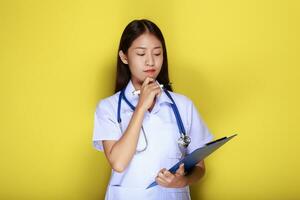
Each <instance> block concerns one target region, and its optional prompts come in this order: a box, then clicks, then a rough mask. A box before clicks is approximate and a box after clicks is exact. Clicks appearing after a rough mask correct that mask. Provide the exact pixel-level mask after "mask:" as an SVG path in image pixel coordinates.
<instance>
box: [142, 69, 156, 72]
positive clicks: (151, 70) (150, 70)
mask: <svg viewBox="0 0 300 200" xmlns="http://www.w3.org/2000/svg"><path fill="white" fill-rule="evenodd" d="M155 71H156V70H155V69H148V70H144V72H146V73H154V72H155Z"/></svg>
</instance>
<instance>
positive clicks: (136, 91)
mask: <svg viewBox="0 0 300 200" xmlns="http://www.w3.org/2000/svg"><path fill="white" fill-rule="evenodd" d="M159 87H160V88H163V87H164V85H162V84H159ZM140 93H141V91H140V90H135V91H133V92H132V94H133V95H137V94H140Z"/></svg>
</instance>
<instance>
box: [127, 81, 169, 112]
mask: <svg viewBox="0 0 300 200" xmlns="http://www.w3.org/2000/svg"><path fill="white" fill-rule="evenodd" d="M133 91H135V88H134V86H133V83H132V81H131V80H130V81H129V82H128V84H127V86H126V89H125V92H124V94H125V96H126V98H127V99H128V101H129V102H130V103H131V104H132V105H133V106H134V107H136V105H137V103H138V101H139V95H134V94H133ZM122 103H124V101H123V102H122ZM163 103H170V104H171V103H172V101H171V99H170V98H169V97H168V96H167V95H166V93H165V92H162V93H161V95H160V96H159V97H158V98H157V99H156V103H155V105H154V107H153V109H152V111H151V112H154V113H155V112H156V111H158V110H159V108H160V105H161V104H163ZM124 104H126V103H124ZM125 108H126V110H128V109H129V110H131V108H130V107H129V106H128V105H127V104H126V106H124V109H125Z"/></svg>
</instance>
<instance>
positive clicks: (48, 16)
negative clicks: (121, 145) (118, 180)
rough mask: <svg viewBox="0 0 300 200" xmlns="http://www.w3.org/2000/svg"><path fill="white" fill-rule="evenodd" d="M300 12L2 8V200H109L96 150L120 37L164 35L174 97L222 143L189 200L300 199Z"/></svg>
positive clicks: (22, 4) (201, 5)
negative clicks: (186, 102)
mask: <svg viewBox="0 0 300 200" xmlns="http://www.w3.org/2000/svg"><path fill="white" fill-rule="evenodd" d="M299 5H300V3H299V1H296V0H295V1H293V0H290V1H287V0H281V1H280V0H273V1H272V0H227V1H225V0H224V1H222V0H212V1H196V0H193V1H179V0H178V1H172V0H166V1H162V0H152V1H143V0H139V1H137V0H136V1H121V0H120V1H116V0H112V1H97V0H94V1H91V0H90V1H87V0H81V1H70V0H47V1H38V0H35V1H34V0H19V1H17V0H14V1H9V0H7V1H5V0H1V1H0V94H1V98H0V112H1V117H0V124H1V126H0V134H1V139H0V152H1V157H0V158H1V163H0V188H1V189H0V199H5V200H7V199H9V200H11V199H22V200H23V199H28V200H29V199H30V200H33V199H44V200H47V199H49V200H50V199H51V200H53V199H57V200H59V199H64V200H65V199H74V200H76V199H78V200H79V199H80V200H82V199H89V200H90V199H95V200H96V199H102V198H103V197H104V194H105V188H106V184H107V182H108V179H109V175H110V168H109V166H108V163H107V161H106V159H105V157H104V155H103V154H102V153H100V152H97V151H96V150H94V149H93V148H92V130H93V114H94V111H95V107H96V104H97V102H98V101H99V100H100V99H101V98H104V97H107V96H109V95H112V93H113V85H114V78H115V64H116V56H117V48H118V43H119V39H120V36H121V33H122V31H123V29H124V27H125V26H126V25H127V23H129V22H130V21H131V20H133V19H135V18H138V19H140V18H149V19H151V20H153V21H154V22H156V23H157V25H158V26H159V27H160V28H161V30H162V31H163V33H164V36H165V39H166V43H167V47H168V49H167V50H168V55H169V63H170V66H169V67H170V75H171V81H172V82H173V87H174V89H175V91H176V92H179V93H182V94H185V95H186V96H188V97H190V98H191V99H192V100H193V101H194V103H195V104H196V106H197V108H198V109H199V111H200V113H201V115H202V117H203V119H204V120H205V122H206V123H207V125H208V127H209V129H210V131H211V132H212V133H213V134H214V136H215V138H219V137H222V136H225V135H230V134H233V133H238V134H239V135H238V137H236V138H235V139H234V140H232V141H231V142H229V143H228V144H226V145H225V146H224V147H222V148H221V149H220V150H218V151H217V152H216V153H215V154H213V156H211V157H209V158H208V159H207V160H206V164H207V173H206V176H205V178H204V179H203V180H202V181H200V182H199V183H197V184H195V185H194V186H193V187H192V196H193V197H194V199H203V200H234V199H256V200H269V199H270V200H274V199H280V200H282V199H284V200H287V199H300V190H299V188H300V161H299V147H298V146H299V142H300V141H299V139H300V132H299V118H300V116H299V111H300V110H299V100H300V98H299V96H300V95H299V85H300V80H299V79H300V76H299V74H300V73H299V72H300V70H299V67H300V66H299V64H300V61H299V53H300V51H299V47H300V39H299V35H300V30H299V20H300V16H299V10H300V6H299Z"/></svg>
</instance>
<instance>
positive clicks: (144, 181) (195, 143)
mask: <svg viewBox="0 0 300 200" xmlns="http://www.w3.org/2000/svg"><path fill="white" fill-rule="evenodd" d="M132 91H134V87H133V84H132V82H131V81H129V83H128V85H127V86H126V90H125V96H126V97H127V99H128V100H129V102H130V103H131V104H132V105H134V106H136V105H137V103H138V99H139V96H138V95H133V94H132ZM119 94H120V92H117V93H116V94H114V95H113V96H110V97H108V98H106V99H103V100H101V101H100V102H99V104H98V105H97V108H96V112H95V124H94V133H93V144H94V147H95V148H96V149H97V150H100V151H103V145H102V141H103V140H119V138H120V137H121V136H122V134H123V133H122V131H121V129H120V127H119V124H118V121H117V108H118V99H119ZM170 94H171V95H172V97H173V99H174V101H175V103H176V105H177V107H178V110H179V113H180V115H181V118H182V121H183V125H184V128H185V130H186V133H187V135H188V136H189V137H190V138H191V143H190V144H189V146H188V147H187V149H186V153H191V152H192V151H193V150H195V149H197V148H199V147H201V146H203V145H204V144H206V143H207V142H210V141H211V140H212V139H213V137H212V135H211V134H210V133H209V131H208V129H207V127H206V126H205V124H204V123H203V121H202V120H201V118H200V116H199V114H198V112H197V110H196V108H195V106H194V104H193V103H192V101H191V100H189V99H188V98H187V97H185V96H183V95H180V94H176V93H173V92H170ZM171 103H172V102H171V100H170V99H169V98H168V96H167V95H166V94H165V93H164V92H162V94H161V96H160V97H158V98H157V100H156V103H155V106H154V107H153V109H152V111H151V112H148V111H147V112H146V113H145V116H144V120H143V127H144V130H145V134H146V138H147V141H148V146H147V149H146V150H145V151H143V152H140V153H136V154H135V155H134V156H133V158H132V160H131V162H130V164H129V165H128V167H127V168H126V170H124V171H123V172H122V173H118V172H116V171H114V170H112V174H111V178H110V181H109V185H108V187H107V191H106V196H105V199H106V200H134V199H143V200H171V199H172V200H173V199H180V200H188V199H190V193H189V187H188V186H187V187H184V188H164V187H161V186H159V185H157V186H155V187H152V188H149V189H146V188H147V186H148V185H149V184H150V183H152V182H153V181H154V180H155V177H156V176H157V174H158V172H159V170H161V169H162V168H167V169H168V168H170V167H171V166H173V165H174V164H175V163H177V162H178V161H179V160H180V158H181V156H182V153H181V151H180V148H179V146H178V143H177V140H178V138H179V137H180V134H179V130H178V126H177V122H176V118H175V115H174V112H173V110H172V108H171V105H170V104H171ZM132 114H133V111H132V109H131V108H130V107H129V106H128V105H127V104H126V102H125V101H124V100H122V106H121V119H122V130H123V132H124V131H125V130H126V128H127V126H128V123H129V121H130V119H131V116H132ZM145 146H146V143H145V137H144V135H143V133H142V131H141V132H140V136H139V140H138V145H137V150H142V149H143V148H144V147H145Z"/></svg>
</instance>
